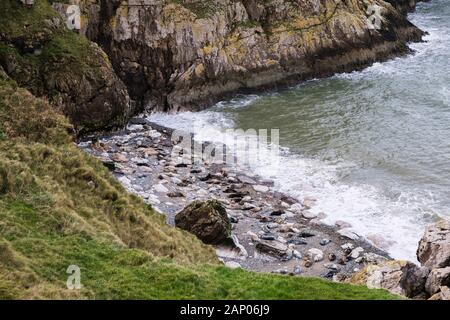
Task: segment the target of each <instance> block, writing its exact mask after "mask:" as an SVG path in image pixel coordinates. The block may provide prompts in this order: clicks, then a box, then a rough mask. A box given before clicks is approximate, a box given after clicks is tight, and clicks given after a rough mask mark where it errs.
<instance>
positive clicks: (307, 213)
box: [302, 210, 317, 219]
mask: <svg viewBox="0 0 450 320" xmlns="http://www.w3.org/2000/svg"><path fill="white" fill-rule="evenodd" d="M302 216H303V217H304V218H306V219H314V218H317V213H314V212H311V211H309V210H305V211H302Z"/></svg>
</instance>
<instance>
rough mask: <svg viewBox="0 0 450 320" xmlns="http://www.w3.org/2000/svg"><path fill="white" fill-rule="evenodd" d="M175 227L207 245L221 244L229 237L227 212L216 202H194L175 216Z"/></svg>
mask: <svg viewBox="0 0 450 320" xmlns="http://www.w3.org/2000/svg"><path fill="white" fill-rule="evenodd" d="M175 225H176V226H177V227H178V228H181V229H183V230H186V231H188V232H190V233H192V234H195V235H196V236H197V238H199V239H200V240H202V241H203V242H204V243H207V244H221V243H224V242H227V240H229V239H230V236H231V223H230V221H229V220H228V216H227V211H226V209H225V208H224V206H223V205H222V204H221V203H220V202H219V201H217V200H209V201H205V202H201V201H194V202H193V203H191V204H190V205H188V206H187V207H186V208H184V209H183V210H182V211H181V212H179V213H178V214H177V215H176V217H175Z"/></svg>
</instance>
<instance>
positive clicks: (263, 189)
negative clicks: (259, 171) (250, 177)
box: [253, 184, 269, 193]
mask: <svg viewBox="0 0 450 320" xmlns="http://www.w3.org/2000/svg"><path fill="white" fill-rule="evenodd" d="M253 189H254V190H255V191H256V192H261V193H266V192H268V191H269V187H266V186H262V185H259V184H257V185H254V186H253Z"/></svg>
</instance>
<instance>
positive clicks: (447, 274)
mask: <svg viewBox="0 0 450 320" xmlns="http://www.w3.org/2000/svg"><path fill="white" fill-rule="evenodd" d="M442 286H450V267H446V268H439V269H434V270H432V271H431V272H430V274H429V276H428V279H427V281H426V284H425V290H426V291H427V292H428V294H430V295H434V294H435V293H437V292H439V290H440V287H442Z"/></svg>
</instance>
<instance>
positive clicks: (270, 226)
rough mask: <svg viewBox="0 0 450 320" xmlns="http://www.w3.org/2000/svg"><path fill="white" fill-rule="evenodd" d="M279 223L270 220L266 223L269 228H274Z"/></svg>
mask: <svg viewBox="0 0 450 320" xmlns="http://www.w3.org/2000/svg"><path fill="white" fill-rule="evenodd" d="M279 226H280V225H279V224H278V223H276V222H271V223H268V224H267V228H269V229H276V228H278V227H279Z"/></svg>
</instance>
